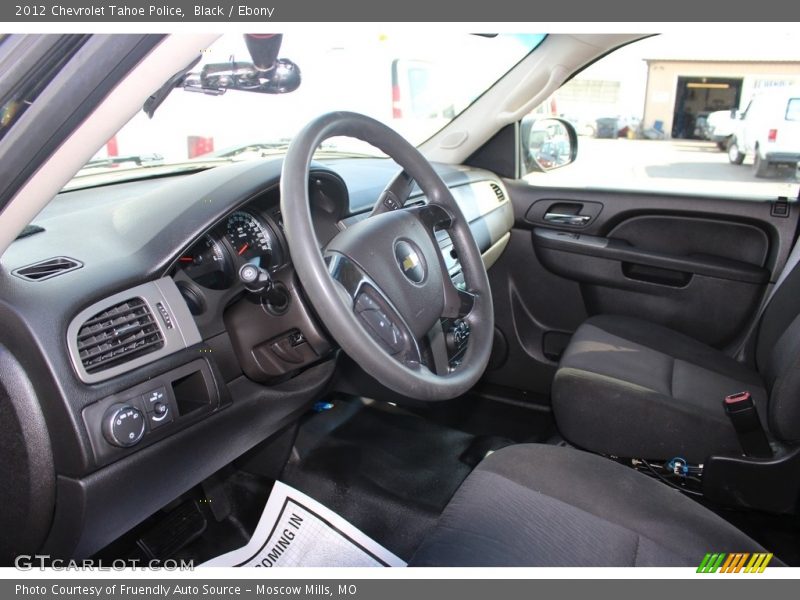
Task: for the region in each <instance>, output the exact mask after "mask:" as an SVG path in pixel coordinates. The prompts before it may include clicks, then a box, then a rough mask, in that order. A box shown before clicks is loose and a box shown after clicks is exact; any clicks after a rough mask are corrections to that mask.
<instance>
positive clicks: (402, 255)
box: [394, 240, 425, 283]
mask: <svg viewBox="0 0 800 600" xmlns="http://www.w3.org/2000/svg"><path fill="white" fill-rule="evenodd" d="M394 256H395V258H396V259H397V264H398V265H400V270H401V271H403V275H405V276H406V277H407V278H408V279H409V280H411V281H412V282H413V283H422V282H423V281H424V279H425V264H424V263H423V262H422V259H421V258H420V256H419V253H418V252H417V251H416V250H415V249H414V247H413V246H412V245H411V244H410V243H409V242H406V241H405V240H400V241H399V242H397V243H396V244H395V246H394Z"/></svg>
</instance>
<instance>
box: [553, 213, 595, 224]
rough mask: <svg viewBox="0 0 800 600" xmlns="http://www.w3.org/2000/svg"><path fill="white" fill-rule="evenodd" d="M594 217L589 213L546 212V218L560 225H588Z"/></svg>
mask: <svg viewBox="0 0 800 600" xmlns="http://www.w3.org/2000/svg"><path fill="white" fill-rule="evenodd" d="M591 219H592V217H591V216H589V215H571V214H567V213H557V212H549V213H545V215H544V220H545V221H547V222H548V223H555V224H558V225H586V224H587V223H588V222H589V221H590V220H591Z"/></svg>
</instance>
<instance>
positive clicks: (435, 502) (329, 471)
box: [281, 398, 511, 560]
mask: <svg viewBox="0 0 800 600" xmlns="http://www.w3.org/2000/svg"><path fill="white" fill-rule="evenodd" d="M510 443H511V442H510V440H505V439H503V438H497V437H492V436H475V435H472V434H468V433H464V432H462V431H457V430H454V429H449V428H447V427H444V426H442V425H438V424H436V423H433V422H431V421H428V420H426V419H424V418H422V417H419V416H417V415H414V414H411V413H409V412H407V411H404V410H402V409H400V408H398V407H395V406H392V405H390V404H386V403H377V402H371V401H368V400H363V399H356V398H350V399H347V400H345V401H341V400H340V401H337V402H335V403H334V408H333V409H331V410H328V411H325V412H322V413H320V414H317V415H314V416H313V417H311V418H310V419H308V420H307V421H306V422H305V423H304V424H303V425H302V426H301V428H300V432H299V434H298V438H297V441H296V443H295V452H294V453H293V456H292V458H291V459H290V461H289V463H288V464H287V466H286V468H285V469H284V472H283V475H282V477H281V479H282V480H283V481H285V482H286V483H288V484H289V485H291V486H293V487H295V488H297V489H299V490H301V491H303V492H305V493H306V494H308V495H309V496H311V497H312V498H315V499H316V500H318V501H320V502H321V503H322V504H324V505H325V506H328V507H329V508H331V509H333V510H334V511H336V513H338V514H339V515H341V516H342V517H344V518H345V519H346V520H347V521H349V522H351V523H352V524H353V525H355V526H356V527H358V528H359V529H360V530H361V531H363V532H364V533H365V534H367V535H368V536H370V537H371V538H373V539H375V540H377V541H378V542H379V543H380V544H382V545H383V546H385V547H386V548H388V549H389V550H390V551H392V552H393V553H395V554H396V555H398V556H399V557H401V558H402V559H403V560H409V559H410V558H411V556H412V555H413V553H414V551H415V550H416V548H417V547H418V546H419V544H420V543H421V542H422V539H423V538H424V536H425V534H426V533H427V532H428V531H429V530H430V529H431V528H432V527H433V526H434V525H435V523H436V520H437V519H438V517H439V515H440V514H441V512H442V510H443V509H444V507H445V506H446V505H447V503H448V502H449V501H450V498H451V497H452V496H453V494H454V493H455V491H456V490H457V489H458V487H459V486H460V485H461V483H462V482H463V481H464V479H466V477H467V475H469V473H470V471H471V470H472V469H473V468H474V467H475V465H477V464H478V462H480V460H481V459H482V458H483V457H484V456H485V455H486V454H487V453H488V452H490V451H492V450H497V449H499V448H502V447H503V446H506V445H508V444H510Z"/></svg>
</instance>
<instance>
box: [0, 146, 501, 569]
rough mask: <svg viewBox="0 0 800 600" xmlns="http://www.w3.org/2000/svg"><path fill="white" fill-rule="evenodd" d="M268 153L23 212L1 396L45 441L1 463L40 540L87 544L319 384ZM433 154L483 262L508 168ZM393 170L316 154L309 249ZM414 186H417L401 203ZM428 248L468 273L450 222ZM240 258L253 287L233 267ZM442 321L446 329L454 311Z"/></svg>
mask: <svg viewBox="0 0 800 600" xmlns="http://www.w3.org/2000/svg"><path fill="white" fill-rule="evenodd" d="M281 166H282V165H281V160H280V159H271V160H264V161H252V162H244V163H234V164H231V165H228V166H220V167H216V168H213V169H209V170H206V171H200V172H196V173H191V174H181V175H175V176H170V177H164V178H153V179H144V180H139V181H129V182H124V183H117V184H114V185H107V186H98V187H93V188H88V189H83V190H74V191H70V192H64V193H62V194H60V195H59V196H58V197H57V198H55V199H54V201H53V202H52V203H51V204H50V205H49V206H48V207H47V209H45V211H44V212H43V213H42V214H40V215H39V217H37V219H36V220H35V221H34V223H35V224H36V225H37V226H39V227H40V228H41V230H42V231H40V232H38V233H35V234H33V235H30V236H27V237H23V238H21V239H18V240H17V241H16V242H15V243H14V244H12V246H11V247H10V248H9V250H8V251H7V252H6V253H5V254H4V255H3V257H2V259H0V282H2V283H1V284H0V289H2V293H0V319H1V320H2V322H3V323H4V328H3V330H2V332H0V359H2V360H3V361H4V362H3V369H4V378H6V379H8V378H11V379H14V378H16V379H18V380H19V381H21V382H23V383H22V384H20V385H16V386H15V387H14V389H13V390H10V391H9V390H5V391H4V390H3V389H0V393H7V394H9V396H10V397H11V400H12V402H13V403H14V404H15V406H19V412H20V414H22V413H25V414H27V415H28V416H27V419H28V421H27V423H28V424H27V425H26V426H25V427H27V430H26V434H25V435H27V436H29V438H30V440H31V443H32V444H33V445H34V446H36V447H39V448H42V449H43V453H42V454H41V456H39V457H38V458H37V457H34V456H31V455H19V456H15V455H13V454H11V455H9V456H8V459H9V460H17V461H18V462H19V464H20V475H19V476H20V477H22V478H23V480H24V481H25V482H30V481H33V480H35V483H33V484H30V485H28V484H27V483H26V485H27V487H25V489H24V490H23V491H24V494H26V496H25V498H24V501H25V502H27V503H28V504H30V505H31V507H32V509H31V513H30V516H29V520H30V522H31V523H34V522H35V523H47V524H48V526H47V529H46V531H42V532H40V534H38V535H40V537H41V540H40V542H41V544H40V545H41V547H42V548H43V549H44V550H46V551H47V552H48V553H50V554H52V555H53V556H70V557H76V556H88V555H91V554H92V553H94V552H96V551H97V550H99V549H101V548H102V547H103V546H105V545H106V544H108V543H110V542H111V541H113V540H114V539H115V538H116V537H118V536H119V535H121V534H122V533H124V532H125V531H127V530H129V529H130V528H131V527H133V526H134V525H136V524H137V523H139V522H141V521H142V520H143V519H145V518H147V517H148V516H149V515H150V514H152V513H153V512H155V511H156V510H158V509H159V508H160V507H162V506H164V505H165V504H167V503H168V502H170V501H171V500H173V499H174V498H176V497H177V496H179V495H180V494H182V493H183V492H185V491H186V490H188V489H189V488H191V487H192V486H194V485H196V484H198V483H199V482H200V481H202V480H203V479H205V478H206V477H208V476H209V475H211V474H212V473H213V472H215V471H216V470H218V469H220V468H222V467H223V466H225V465H226V464H228V463H229V462H231V461H232V460H234V459H235V458H237V457H238V456H240V455H241V454H243V453H244V452H246V451H247V450H249V449H250V448H252V447H253V446H254V445H256V444H257V443H259V442H260V441H263V440H264V439H266V438H268V437H269V436H271V435H273V434H275V433H277V432H278V431H280V430H281V428H283V427H285V426H286V425H287V424H289V423H291V422H293V421H294V420H296V419H297V418H299V416H300V415H302V414H303V412H304V411H306V410H307V409H308V408H309V406H310V405H311V404H312V403H313V402H314V401H316V400H317V399H319V398H320V397H322V395H323V394H324V393H325V391H326V390H327V389H329V388H330V385H331V382H332V381H333V379H334V375H335V373H336V369H337V361H338V355H339V352H338V349H337V348H336V345H335V342H334V341H333V340H332V339H331V338H330V336H329V335H328V334H327V332H326V331H325V329H324V327H323V326H322V325H321V323H320V321H319V319H318V317H317V315H316V314H315V313H314V311H313V309H312V307H311V306H310V304H309V303H308V302H307V301H306V299H305V297H304V293H303V289H302V285H301V283H300V281H299V280H298V278H297V275H296V273H295V271H294V269H293V267H292V260H291V254H290V252H289V244H288V242H287V239H286V236H285V232H284V229H283V223H282V218H281V213H280V206H279V205H280V189H279V184H280V170H281ZM436 168H437V170H438V171H439V173H440V175H441V176H442V178H443V179H444V180H445V182H446V183H447V184H448V185H449V186H450V189H451V191H452V193H453V195H454V196H455V197H456V199H457V201H458V202H459V205H460V206H461V208H462V211H463V212H464V214H465V216H466V217H467V219H468V220H469V221H470V225H471V227H472V231H473V235H474V236H475V239H476V242H477V243H478V246H479V248H480V249H481V251H482V252H483V255H484V260H485V262H486V264H487V266H491V264H492V263H493V262H494V261H495V260H496V259H497V257H498V256H499V255H500V254H501V253H502V251H503V249H504V247H505V244H506V243H507V242H508V238H509V235H510V234H509V231H510V229H511V227H512V225H513V218H514V217H513V209H512V207H511V203H510V201H509V198H508V197H507V193H506V189H505V186H504V184H503V182H502V180H500V179H499V178H498V177H496V176H495V175H494V174H493V173H490V172H487V171H483V170H478V169H471V168H466V167H450V166H441V165H437V166H436ZM397 169H398V167H397V165H396V164H394V163H393V162H392V161H390V160H388V159H336V160H330V161H327V162H325V163H315V164H314V165H312V170H311V177H310V180H309V196H310V210H311V214H312V220H313V222H314V226H315V231H316V234H317V239H318V242H319V245H320V247H324V246H325V245H326V244H327V242H329V241H330V240H331V239H332V238H333V237H334V236H335V235H336V234H337V233H338V232H339V231H341V230H343V229H345V228H346V227H347V226H348V225H349V224H352V223H353V222H354V221H357V220H360V219H364V218H366V217H367V216H368V214H369V211H370V209H371V208H372V205H373V203H374V202H375V199H376V198H378V197H379V195H380V192H381V190H382V189H383V187H384V186H385V185H386V184H387V183H388V182H389V181H390V180H391V179H392V177H393V176H394V175H395V173H396V171H397ZM424 202H426V200H425V198H424V196H423V195H422V193H421V192H420V191H419V190H415V191H413V192H412V194H411V197H410V199H409V201H408V203H407V204H420V203H424ZM439 245H440V249H441V251H442V254H443V257H444V259H445V263H446V265H447V268H448V271H449V274H450V276H451V278H452V279H453V280H454V282H455V283H456V285H463V277H461V273H460V267H459V264H458V257H457V255H456V254H455V252H454V251H453V247H452V242H451V241H450V240H449V237H448V236H447V235H446V234H443V235H441V236H440V237H439ZM249 267H253V268H256V269H257V270H258V271H259V272H260V273H261V274H262V275H261V276H260V277H261V278H262V279H263V280H264V281H261V283H263V284H264V285H263V288H262V289H260V290H254V289H253V286H252V285H251V284H250V283H248V282H247V281H246V278H244V277H243V273H244V271H245V270H246V269H247V268H249ZM55 299H57V301H55ZM441 325H442V328H443V330H444V332H445V333H448V328H449V327H451V325H452V324H450V323H447V322H443V323H442V324H441ZM451 333H452V332H451ZM462 341H463V340H459V343H458V344H455V345H454V346H453V347H452V348H451V350H452V351H451V353H450V358H451V367H452V368H457V366H458V359H459V355H460V352H462V351H463V344H462V343H461V342H462ZM9 348H13V349H15V351H14V352H13V353H7V352H5V351H4V349H9ZM45 450H46V451H45ZM33 473H37V474H38V475H37V476H36V477H34V476H33ZM42 473H52V477H49V476H44V475H41V474H42ZM9 487H11V488H13V486H9ZM5 493H6V495H8V494H14V493H23V492H16V491H13V490H12V491H7V492H5ZM55 497H58V499H59V501H58V503H55V501H54V499H55ZM14 501H17V500H15V499H14V498H11V499H10V500H9V499H8V498H4V499H3V502H4V503H6V502H14ZM75 515H81V517H80V518H79V519H76V518H75ZM31 531H33V530H31ZM34 533H35V532H32V533H31V535H34Z"/></svg>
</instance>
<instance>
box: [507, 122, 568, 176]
mask: <svg viewBox="0 0 800 600" xmlns="http://www.w3.org/2000/svg"><path fill="white" fill-rule="evenodd" d="M520 138H521V140H520V141H521V145H522V148H521V150H522V167H523V170H524V171H525V173H524V174H527V173H530V172H532V171H552V170H553V169H558V168H560V167H564V166H566V165H568V164H570V163H572V162H573V161H574V160H575V157H576V156H577V154H578V134H577V133H576V132H575V128H574V127H573V126H572V124H571V123H570V122H569V121H567V120H565V119H558V118H555V117H549V118H545V119H534V118H528V117H526V118H525V119H523V120H522V122H521V124H520Z"/></svg>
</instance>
